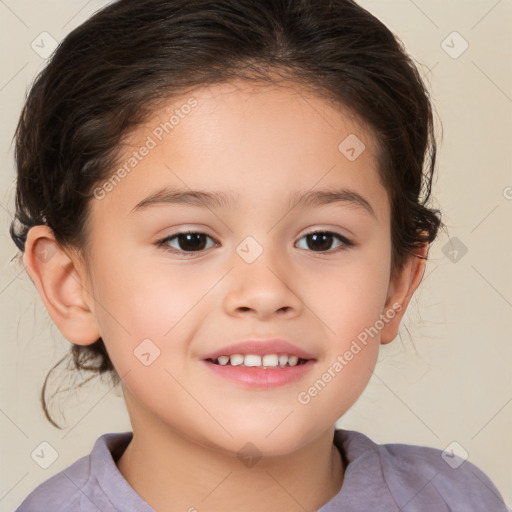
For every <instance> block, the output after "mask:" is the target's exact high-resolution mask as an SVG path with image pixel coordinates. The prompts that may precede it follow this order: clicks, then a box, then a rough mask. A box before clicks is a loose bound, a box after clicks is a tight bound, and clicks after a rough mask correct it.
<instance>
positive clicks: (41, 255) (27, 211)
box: [11, 0, 506, 512]
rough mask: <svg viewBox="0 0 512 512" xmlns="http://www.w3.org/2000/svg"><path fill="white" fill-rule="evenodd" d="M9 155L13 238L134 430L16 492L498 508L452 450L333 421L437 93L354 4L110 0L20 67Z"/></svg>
mask: <svg viewBox="0 0 512 512" xmlns="http://www.w3.org/2000/svg"><path fill="white" fill-rule="evenodd" d="M16 159H17V168H18V182H17V196H16V208H17V212H16V219H15V222H13V224H12V226H11V235H12V237H13V239H14V241H15V243H16V245H17V246H18V248H19V249H20V250H21V251H22V252H23V260H24V264H25V266H26V268H27V271H28V273H29V275H30V277H31V279H32V280H33V282H34V284H35V285H36V287H37V289H38V291H39V293H40V295H41V298H42V300H43V302H44V304H45V307H46V308H47V310H48V312H49V314H50V316H51V318H52V319H53V321H54V322H55V324H56V326H57V327H58V329H59V330H60V332H61V333H62V334H63V336H64V337H65V338H66V339H68V340H69V341H70V342H72V343H73V347H72V356H73V360H74V362H75V364H76V367H77V369H89V370H91V369H93V370H94V371H96V372H97V373H99V374H108V375H111V377H112V379H113V381H114V382H115V383H121V386H122V390H123V395H124V399H125V402H126V406H127V410H128V413H129V416H130V420H131V424H132V430H133V432H124V433H110V434H104V435H103V436H101V437H100V438H99V439H98V440H97V441H96V444H95V445H94V448H93V450H92V452H91V454H90V455H89V456H87V457H83V458H81V459H79V460H78V461H76V462H75V463H74V464H73V465H71V466H70V467H69V468H67V469H65V470H64V471H62V472H60V473H58V474H57V475H55V476H53V477H52V478H50V479H48V480H47V481H46V482H44V483H43V484H41V485H40V486H39V487H37V488H36V489H35V490H34V491H33V492H32V493H31V494H30V495H29V496H28V497H27V498H26V499H25V500H24V501H23V503H22V504H21V505H20V507H19V508H18V511H19V512H32V511H43V510H45V511H46V510H52V511H97V510H101V511H115V510H133V511H135V510H137V511H148V512H149V511H152V510H155V511H158V512H168V511H169V512H170V511H172V512H174V511H189V512H192V511H196V510H197V511H201V512H203V511H221V510H222V511H235V510H237V511H239V510H243V511H248V512H252V511H254V512H256V511H264V510H265V511H266V510H272V511H274V510H275V511H296V510H305V511H320V512H333V511H338V510H340V511H341V510H343V511H345V512H347V511H356V510H357V511H361V510H378V511H384V512H387V511H399V510H400V511H426V510H435V511H469V510H486V511H500V512H504V511H505V510H506V508H505V505H504V503H503V501H502V499H501V497H500V495H499V493H498V491H497V489H496V488H495V487H494V486H493V484H492V483H491V482H490V481H489V479H488V478H487V477H486V476H485V475H484V474H483V473H482V472H481V471H480V470H479V469H478V468H476V467H475V466H474V465H472V464H471V463H469V462H468V461H465V462H464V461H461V460H459V459H458V458H456V457H455V456H453V457H450V458H448V459H447V458H446V457H445V458H443V456H442V455H443V454H442V453H441V452H440V451H439V450H436V449H433V448H427V447H420V446H412V445H400V444H394V445H377V444H375V443H374V442H373V441H371V440H370V439H369V438H368V437H366V436H365V435H363V434H361V433H358V432H353V431H346V430H335V428H334V425H335V422H336V420H337V419H338V418H339V417H341V416H342V415H343V414H344V413H345V412H346V411H347V410H348V409H349V408H350V407H351V406H352V405H353V404H354V402H355V401H356V400H357V398H358V397H359V395H360V394H361V393H362V391H363V390H364V388H365V386H366V385H367V383H368V381H369V379H370V376H371V373H372V371H373V368H374V366H375V363H376V359H377V355H378V350H379V345H380V344H384V343H389V342H391V341H392V340H393V339H394V338H395V337H396V335H397V332H398V328H399V325H400V321H401V319H402V317H403V315H404V313H405V311H406V308H407V306H408V304H409V301H410V299H411V297H412V295H413V293H414V291H415V290H416V288H417V286H418V285H419V283H420V281H421V279H422V276H423V272H424V268H425V261H426V258H427V252H428V247H429V243H431V242H433V241H434V240H435V238H436V234H437V231H438V229H439V227H440V224H441V222H440V216H439V212H438V211H436V210H433V209H432V208H429V207H428V206H427V201H428V199H429V196H430V190H431V183H432V175H433V172H434V167H435V160H436V145H435V140H434V134H433V116H432V110H431V104H430V100H429V98H428V94H427V92H426V90H425V88H424V85H423V84H422V81H421V79H420V77H419V74H418V71H417V70H416V68H415V66H414V65H413V63H412V61H411V60H410V59H409V57H408V56H407V55H406V54H405V53H404V51H403V49H402V47H401V45H400V44H399V43H398V42H397V40H396V39H395V38H394V36H393V35H392V34H391V33H390V31H389V30H388V29H387V28H386V27H385V26H383V25H382V23H381V22H379V21H378V20H377V19H376V18H375V17H373V16H372V15H371V14H369V13H368V12H367V11H365V10H364V9H362V8H361V7H359V6H358V5H357V4H356V3H355V2H353V1H351V0H329V1H328V0H272V1H270V0H259V1H254V0H237V1H236V2H235V1H234V0H219V1H217V2H208V1H206V0H197V1H194V2H191V1H190V0H145V1H140V0H138V1H135V0H119V1H117V2H114V3H112V4H110V5H109V6H108V7H106V8H105V9H103V10H102V11H100V12H98V13H97V14H96V15H94V16H93V17H92V18H91V19H89V20H88V21H87V22H86V23H84V24H83V25H82V26H80V27H78V28H77V29H76V30H74V31H73V32H72V33H71V34H70V35H69V36H68V37H66V39H65V40H64V41H63V42H62V44H61V45H60V46H59V48H58V50H57V51H56V53H55V55H54V56H53V57H52V59H51V61H50V63H49V65H48V66H47V67H46V69H45V70H44V71H43V72H42V73H41V75H40V76H39V77H38V79H37V81H36V82H35V84H34V85H33V87H32V90H31V92H30V95H29V97H28V99H27V102H26V105H25V107H24V109H23V112H22V115H21V118H20V121H19V125H18V128H17V131H16ZM452 455H453V454H452Z"/></svg>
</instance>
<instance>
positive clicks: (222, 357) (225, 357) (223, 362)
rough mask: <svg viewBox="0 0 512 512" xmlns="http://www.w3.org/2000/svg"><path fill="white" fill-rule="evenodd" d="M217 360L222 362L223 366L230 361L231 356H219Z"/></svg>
mask: <svg viewBox="0 0 512 512" xmlns="http://www.w3.org/2000/svg"><path fill="white" fill-rule="evenodd" d="M217 361H218V362H219V364H221V365H222V366H224V365H226V364H228V362H229V356H219V357H218V358H217Z"/></svg>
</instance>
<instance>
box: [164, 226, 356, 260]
mask: <svg viewBox="0 0 512 512" xmlns="http://www.w3.org/2000/svg"><path fill="white" fill-rule="evenodd" d="M318 234H324V235H332V236H333V237H334V238H336V239H338V241H339V242H341V243H342V245H341V246H340V247H337V248H335V249H331V250H328V251H313V250H311V252H317V253H320V254H325V253H327V254H333V253H337V252H338V251H343V250H347V249H348V248H350V247H353V246H354V243H353V242H352V241H351V240H349V239H348V238H346V237H345V236H343V235H340V234H339V233H336V232H333V231H322V230H319V231H311V232H310V233H306V234H304V235H303V236H302V237H301V238H300V239H299V240H302V239H303V238H306V237H308V236H310V235H318ZM182 235H206V236H207V237H208V238H211V239H212V240H213V237H211V236H210V235H207V234H206V233H202V232H200V231H179V232H178V233H174V234H173V235H169V236H166V237H165V238H163V239H162V240H159V241H158V242H156V243H155V245H156V246H157V247H159V248H161V249H163V250H164V251H167V252H170V253H173V254H180V255H183V256H185V257H187V258H190V257H193V256H194V255H195V254H201V253H202V252H204V251H205V250H207V249H201V250H199V251H183V250H178V249H174V248H170V247H169V246H168V245H167V243H168V242H170V241H171V240H173V239H175V238H178V237H179V236H182ZM307 250H308V249H307Z"/></svg>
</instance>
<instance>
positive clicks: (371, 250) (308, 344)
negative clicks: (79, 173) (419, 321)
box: [87, 83, 403, 454]
mask: <svg viewBox="0 0 512 512" xmlns="http://www.w3.org/2000/svg"><path fill="white" fill-rule="evenodd" d="M298 91H299V92H298ZM192 96H193V98H194V99H195V100H196V101H197V104H196V103H195V102H194V101H191V102H190V103H189V105H193V106H192V107H191V108H187V107H184V108H183V107H182V106H183V105H185V104H187V100H189V99H190V98H191V97H192ZM175 110H179V113H178V114H175ZM173 114H175V116H176V117H175V118H174V119H173V124H175V126H174V128H173V129H172V131H171V130H169V128H167V129H168V131H169V133H166V132H165V130H163V129H162V128H161V127H160V123H165V122H166V121H167V122H168V121H169V118H170V116H171V115H173ZM177 119H179V121H178V122H176V120H177ZM158 127H160V129H159V128H158ZM353 135H356V136H357V137H358V139H360V141H362V142H363V143H364V144H365V146H366V149H365V150H364V151H363V152H362V153H361V154H360V156H359V157H358V158H356V159H355V160H354V158H353V157H354V156H357V153H358V152H359V151H360V149H361V147H360V146H355V151H354V152H352V151H350V144H349V145H348V146H349V147H348V151H347V148H344V150H345V154H344V153H343V152H342V151H340V149H339V148H338V146H339V145H340V143H341V142H342V141H344V139H346V138H347V137H348V136H353ZM148 137H149V139H148ZM160 139H161V140H160ZM353 140H355V139H353ZM349 141H350V139H349ZM352 145H353V144H352ZM144 146H146V148H149V149H148V150H147V151H144V150H142V151H141V150H140V148H141V147H144ZM153 146H155V147H153ZM134 151H136V152H137V155H138V156H137V155H135V158H137V163H136V165H134V161H131V164H129V165H128V167H127V168H128V169H130V172H129V173H127V174H126V176H122V177H121V179H120V180H117V181H116V182H115V183H116V184H115V186H112V187H108V186H107V187H105V188H104V189H103V190H105V189H108V190H109V191H108V192H106V193H105V194H102V193H98V194H97V195H98V197H100V196H101V197H102V198H101V199H93V200H92V204H91V211H90V213H91V217H90V222H91V224H90V233H91V246H90V252H89V254H88V258H89V262H90V274H89V275H88V276H87V278H88V282H87V287H88V290H89V292H90V294H91V295H90V296H89V295H87V297H89V298H88V299H87V300H88V302H89V306H90V307H91V310H92V315H91V319H92V320H91V321H93V322H95V324H96V326H97V329H98V334H99V335H101V337H102V338H103V340H104V341H105V343H106V346H107V349H108V352H109V355H110V357H111V359H112V361H113V363H114V365H115V367H116V369H117V371H118V373H119V375H121V376H122V377H123V381H124V382H123V385H124V392H125V397H126V400H127V406H128V410H129V412H130V416H131V418H132V422H133V423H134V428H148V429H149V428H151V429H154V428H161V427H162V426H164V427H169V428H170V429H171V430H172V432H174V433H177V434H178V435H180V436H185V437H187V438H189V439H192V440H194V441H195V442H198V443H200V444H205V445H209V446H215V447H220V448H222V449H227V450H232V451H236V450H238V449H239V448H240V447H241V446H243V445H244V444H245V442H247V441H251V442H252V443H253V444H254V445H256V446H257V447H258V449H259V450H260V451H262V452H264V453H268V454H279V453H287V452H290V451H291V450H293V449H295V448H296V447H298V446H302V445H304V444H306V443H308V442H309V441H312V440H313V439H315V438H318V437H319V436H320V435H321V434H322V433H325V432H327V431H330V430H331V429H332V427H333V425H334V423H335V421H336V420H337V419H338V418H339V417H340V416H341V415H342V414H343V413H344V412H345V411H347V409H349V407H350V406H351V405H352V404H353V403H354V402H355V400H356V399H357V398H358V397H359V395H360V394H361V392H362V391H363V389H364V387H365V386H366V384H367V382H368V380H369V378H370V376H371V372H372V369H373V367H374V364H375V362H376V358H377V353H378V349H379V343H380V341H381V335H382V334H383V333H385V334H386V333H387V334H386V336H387V339H386V340H384V341H390V339H391V338H392V337H393V336H394V334H395V332H396V331H395V332H393V333H392V332H391V331H392V330H393V329H396V326H397V324H398V321H399V320H398V319H399V317H400V316H401V313H399V312H396V315H393V316H395V319H394V320H393V321H391V322H390V321H389V320H388V322H387V323H385V326H384V328H382V322H380V323H379V322H378V320H379V319H381V318H382V317H381V316H380V315H381V314H386V312H387V311H389V310H392V311H393V313H395V311H394V310H393V309H392V304H393V302H394V299H395V298H396V293H397V290H398V285H397V283H395V282H394V281H391V280H390V270H391V235H390V207H389V203H388V196H387V193H386V190H385V189H384V187H383V186H382V184H381V183H380V181H379V178H378V174H377V161H376V153H375V151H376V148H375V145H374V142H373V141H372V139H371V138H370V134H369V133H368V132H367V131H364V130H362V129H361V128H360V127H359V126H357V125H356V124H354V122H352V121H351V120H350V118H348V117H346V116H344V115H343V114H342V113H341V111H340V110H335V109H334V108H333V107H332V106H330V104H329V103H328V102H326V101H325V100H323V99H320V98H319V97H316V96H314V95H311V94H306V93H305V92H300V89H298V88H295V89H292V88H285V87H271V86H266V87H256V86H255V85H254V84H253V85H248V84H242V83H240V84H237V86H236V87H235V86H234V85H233V84H223V85H219V86H214V87H211V88H209V89H205V88H203V89H200V90H197V91H195V92H194V93H191V94H190V95H187V96H183V97H182V98H180V99H179V100H176V101H173V102H172V103H170V104H169V106H168V108H166V109H162V110H161V111H159V112H158V113H157V114H156V115H155V116H154V118H152V119H151V120H150V122H148V123H147V124H146V125H145V126H143V127H140V128H139V129H138V131H137V132H136V133H135V134H134V136H133V137H132V138H131V140H130V146H129V147H126V152H125V154H124V155H123V156H122V158H121V159H120V164H119V167H116V169H113V170H112V174H114V172H115V171H116V170H117V169H118V168H121V167H122V166H123V165H124V164H125V163H126V162H129V159H130V157H133V156H134V155H133V152H134ZM143 153H147V154H146V156H143ZM352 153H354V155H353V154H352ZM346 155H348V156H350V157H351V158H350V159H349V158H347V156H346ZM351 160H353V161H351ZM122 174H123V173H121V175H122ZM102 185H103V183H100V184H99V186H100V187H101V186H102ZM164 187H165V188H167V189H169V191H171V190H174V191H176V190H179V191H183V192H190V191H191V190H198V189H200V190H201V191H204V192H209V193H222V194H228V195H229V196H230V198H231V200H230V202H226V203H225V204H223V205H221V206H217V205H213V204H209V205H208V207H204V206H201V205H200V204H199V205H198V204H186V203H183V202H182V203H175V204H171V203H165V202H158V203H153V204H150V205H146V206H145V207H140V208H136V205H137V204H138V203H140V202H141V201H143V200H144V199H145V198H147V197H148V196H149V195H151V194H154V193H155V192H157V191H159V190H160V189H162V188H164ZM341 189H346V190H350V191H352V192H353V194H354V197H355V194H359V195H360V196H362V198H364V200H366V202H367V203H368V204H369V205H370V206H369V207H367V206H364V205H363V204H362V202H357V200H355V199H354V200H350V201H349V200H345V201H336V202H329V203H326V204H317V205H314V204H303V205H301V206H296V207H292V206H291V205H290V201H293V199H292V198H295V199H296V197H298V196H300V195H302V194H306V193H317V192H319V191H321V190H323V191H325V190H331V191H333V190H337V191H339V190H341ZM296 194H298V196H296ZM103 196H104V197H103ZM292 204H293V203H292ZM370 210H371V211H370ZM185 230H191V231H193V232H200V233H204V234H205V235H207V236H203V237H199V238H193V239H189V240H188V243H187V239H186V238H185V237H181V240H180V239H178V238H174V239H172V240H170V241H168V242H167V243H166V244H165V245H162V246H160V247H159V246H157V242H158V241H160V240H162V239H164V238H165V237H167V236H172V235H175V234H176V233H178V232H182V231H185ZM311 232H323V233H325V232H331V233H336V234H338V235H341V236H342V237H345V238H346V239H348V240H350V241H351V242H352V243H353V245H352V246H343V244H341V243H340V241H339V240H338V239H337V238H336V237H335V236H332V237H329V236H327V237H325V238H322V237H321V236H320V238H317V239H316V240H315V239H314V238H313V237H306V235H308V234H309V233H311ZM165 247H167V248H169V249H171V250H172V249H173V250H174V251H175V252H170V251H168V250H166V249H165ZM195 247H197V248H198V249H200V250H199V251H197V252H193V250H194V248H195ZM340 247H341V249H340ZM201 249H202V250H201ZM315 249H317V250H315ZM179 250H181V251H182V252H181V253H178V252H176V251H179ZM187 250H188V254H189V256H187V255H186V254H187V253H186V252H185V251H187ZM260 253H261V254H260ZM253 260H254V261H253ZM91 296H94V299H95V300H94V301H93V300H92V299H91V298H90V297H91ZM388 296H389V297H388ZM399 298H400V299H403V296H401V297H399ZM387 299H388V300H387ZM376 323H377V324H376ZM375 325H377V329H379V327H380V329H379V333H378V334H376V335H375V334H374V331H375ZM372 327H373V328H374V331H372V332H373V335H368V331H366V332H367V336H366V338H367V339H366V344H364V343H362V342H361V341H358V342H357V344H358V346H359V347H360V350H359V351H357V348H355V346H354V345H353V341H354V340H358V336H359V340H361V339H362V337H364V335H362V336H361V333H363V332H365V329H370V328H372ZM254 338H257V339H267V338H281V339H284V340H287V341H288V342H289V343H290V344H292V345H294V346H295V347H296V348H297V350H301V351H303V352H305V353H307V354H308V355H309V358H310V359H311V360H310V361H309V362H308V364H307V366H306V367H303V368H302V367H300V366H299V367H295V369H290V368H285V369H274V370H262V369H260V370H254V369H251V368H246V369H240V367H235V368H234V367H232V366H222V365H214V363H212V362H207V361H205V358H206V356H207V355H208V354H211V353H213V352H217V351H219V350H220V353H223V349H224V347H227V346H229V345H232V344H234V343H240V342H243V341H244V340H249V339H254ZM143 340H151V341H143ZM92 341H93V340H92V339H91V342H92ZM141 343H144V344H143V345H141ZM156 347H158V349H157V348H156ZM351 347H352V348H351ZM157 350H159V351H160V352H159V356H158V357H156V359H154V357H155V356H156V354H157ZM293 351H294V349H290V352H293ZM347 351H349V352H351V353H352V357H350V355H347V356H345V354H346V353H347ZM224 352H227V353H228V354H227V355H229V353H232V352H230V351H229V349H224ZM235 352H237V353H240V352H245V353H248V354H250V353H251V350H250V349H248V350H246V351H245V350H241V349H239V350H236V351H235ZM276 352H281V351H278V350H275V349H273V348H272V345H271V344H270V347H269V348H268V351H267V352H266V353H268V354H274V353H276ZM143 353H145V354H146V355H141V354H143ZM291 355H293V354H291ZM339 356H341V358H342V359H341V360H340V358H339ZM153 359H154V361H153ZM271 359H272V358H270V360H271ZM141 360H142V361H144V362H145V363H146V364H143V362H141ZM151 361H153V362H151ZM337 361H338V364H337V365H336V362H337ZM341 361H343V363H342V362H341ZM150 362H151V364H148V363H150ZM340 365H341V366H340ZM251 371H255V372H258V373H257V374H256V373H254V374H252V375H257V376H258V378H259V379H260V380H257V379H256V380H251V382H247V381H246V380H244V379H247V378H248V375H249V379H250V375H251V374H249V372H251ZM264 371H267V372H269V375H270V372H272V374H275V375H277V377H276V381H275V382H274V383H273V385H271V386H270V387H267V388H265V386H264V385H263V384H262V380H261V379H264V378H265V374H262V372H264ZM279 372H282V373H281V374H280V373H279ZM326 372H327V373H329V375H330V378H329V375H327V376H326ZM262 375H263V377H262ZM285 375H286V378H284V376H285ZM287 379H288V380H290V381H289V382H285V380H287ZM319 380H320V381H321V383H320V384H318V381H319ZM315 382H317V387H316V392H315V390H312V391H311V390H310V388H311V386H314V385H315ZM135 424H137V425H138V427H136V425H135ZM157 425H158V427H157ZM148 431H149V430H148ZM153 431H154V430H153Z"/></svg>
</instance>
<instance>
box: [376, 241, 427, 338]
mask: <svg viewBox="0 0 512 512" xmlns="http://www.w3.org/2000/svg"><path fill="white" fill-rule="evenodd" d="M427 255H428V243H427V242H425V243H424V244H423V245H422V246H421V247H420V248H419V249H416V250H415V251H414V254H412V255H411V256H410V257H409V258H408V260H407V261H406V263H405V264H404V266H403V268H402V270H401V271H400V272H399V273H398V274H396V275H395V276H392V277H391V279H390V283H389V289H388V298H387V300H386V305H385V308H384V312H383V314H384V315H386V313H387V312H389V313H388V315H387V318H390V317H391V316H392V318H390V319H389V321H388V322H387V323H385V325H384V328H383V329H382V330H381V338H380V342H381V344H383V345H385V344H386V343H390V342H391V341H393V340H394V339H395V338H396V336H397V335H398V329H399V327H400V322H401V320H402V318H403V316H404V314H405V311H406V310H407V306H408V305H409V301H410V300H411V298H412V296H413V294H414V292H415V291H416V289H417V288H418V286H419V284H420V283H421V280H422V279H423V275H424V273H425V266H426V261H427ZM391 312H393V313H392V314H391Z"/></svg>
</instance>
